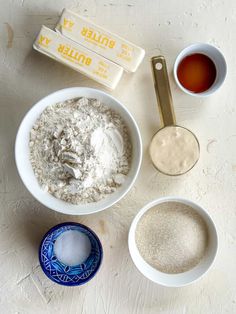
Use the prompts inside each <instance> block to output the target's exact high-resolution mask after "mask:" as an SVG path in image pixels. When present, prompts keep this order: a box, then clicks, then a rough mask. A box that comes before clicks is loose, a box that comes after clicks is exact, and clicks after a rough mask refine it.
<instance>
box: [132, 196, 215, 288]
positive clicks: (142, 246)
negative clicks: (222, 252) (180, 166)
mask: <svg viewBox="0 0 236 314" xmlns="http://www.w3.org/2000/svg"><path fill="white" fill-rule="evenodd" d="M128 245H129V251H130V255H131V258H132V260H133V262H134V264H135V266H136V267H137V268H138V270H139V271H140V272H141V273H142V274H143V275H144V276H145V277H147V278H148V279H150V280H152V281H153V282H155V283H158V284H160V285H162V286H166V287H182V286H186V285H189V284H191V283H193V282H195V281H197V280H198V279H200V278H201V277H202V276H203V275H204V274H206V272H207V271H208V270H209V268H210V267H211V265H212V264H213V262H214V260H215V257H216V253H217V248H218V237H217V231H216V227H215V224H214V222H213V220H212V219H211V217H210V216H209V214H208V213H207V212H206V210H205V209H203V208H202V207H201V206H199V205H197V204H196V203H194V202H192V201H189V200H186V199H182V198H178V197H164V198H161V199H157V200H154V201H152V202H151V203H149V204H147V205H146V206H144V207H143V208H142V209H141V210H140V211H139V213H138V214H137V215H136V217H135V218H134V220H133V222H132V224H131V227H130V231H129V238H128Z"/></svg>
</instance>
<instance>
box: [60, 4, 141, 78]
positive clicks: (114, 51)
mask: <svg viewBox="0 0 236 314" xmlns="http://www.w3.org/2000/svg"><path fill="white" fill-rule="evenodd" d="M56 30H57V31H59V32H60V33H61V34H62V35H64V36H66V37H68V38H71V39H73V40H74V41H76V42H78V43H80V44H82V45H83V46H85V47H87V48H89V49H91V50H93V51H95V52H96V53H98V54H100V55H102V56H103V57H106V58H107V59H109V60H111V61H113V62H115V63H117V64H119V65H120V66H122V67H123V68H124V69H125V70H126V71H128V72H135V71H136V70H137V68H138V66H139V64H140V63H141V62H142V60H143V57H144V55H145V51H144V50H143V49H142V48H140V47H138V46H136V45H134V44H132V43H130V42H129V41H127V40H125V39H123V38H121V37H119V36H118V35H116V34H113V33H111V32H109V31H107V30H105V29H103V28H102V27H100V26H98V25H96V24H94V23H92V22H90V21H88V20H86V19H85V18H83V17H81V16H79V15H77V14H75V13H73V12H71V11H69V10H67V9H64V10H63V12H62V15H61V18H60V20H59V22H58V24H57V27H56Z"/></svg>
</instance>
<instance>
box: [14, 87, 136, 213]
mask: <svg viewBox="0 0 236 314" xmlns="http://www.w3.org/2000/svg"><path fill="white" fill-rule="evenodd" d="M70 100H72V105H74V103H73V100H75V106H76V107H75V108H76V110H77V111H76V112H75V111H73V112H72V113H73V117H74V120H76V121H77V119H79V120H80V122H79V123H80V125H81V123H83V126H84V130H85V131H84V132H86V130H87V128H88V129H90V127H91V119H92V118H91V119H90V117H91V115H90V112H89V113H88V114H87V112H86V115H85V116H82V118H81V117H80V113H81V112H82V113H83V112H84V110H85V107H86V106H87V105H86V103H85V102H86V101H90V100H91V101H92V100H96V101H97V103H94V104H91V105H90V107H89V108H90V109H91V108H92V109H94V108H95V109H96V108H97V107H99V106H100V107H101V108H102V109H101V110H102V111H101V112H100V113H99V112H98V110H97V111H96V110H95V109H94V110H95V111H94V112H95V113H94V112H93V111H92V114H93V120H92V121H93V122H94V121H95V122H96V121H98V118H99V117H102V118H104V119H103V120H101V122H102V123H105V124H106V121H105V119H106V118H107V119H108V123H109V125H108V127H107V129H106V130H105V131H106V134H105V136H106V138H105V140H106V141H105V140H104V142H101V138H103V137H104V132H103V133H102V132H100V131H101V128H97V129H96V130H95V131H96V132H95V131H94V132H93V133H92V134H93V135H94V136H91V137H87V138H88V141H90V142H89V143H86V142H85V144H84V146H83V147H84V148H86V149H87V146H89V147H88V150H87V151H86V153H87V155H85V154H84V152H83V158H84V159H83V161H82V162H81V160H79V159H81V155H79V153H78V154H77V155H75V153H73V152H71V151H69V154H68V151H67V148H68V145H67V144H68V140H67V139H68V138H69V136H70V134H69V133H68V132H69V131H70V132H71V124H73V121H71V120H70V119H69V120H68V121H69V122H68V124H66V127H64V128H63V129H62V130H59V129H60V123H57V122H58V121H56V122H55V123H54V126H53V127H56V128H57V130H55V129H53V132H54V133H52V134H53V135H52V138H51V139H52V140H53V142H52V141H51V142H50V139H49V140H48V139H47V138H46V142H45V141H44V136H43V135H44V134H43V133H42V132H41V133H39V132H37V131H38V130H39V128H40V130H41V129H43V127H41V126H42V125H46V126H49V129H50V127H51V123H52V122H53V121H52V120H53V116H52V112H54V111H52V106H54V109H53V110H56V111H55V116H56V114H58V112H59V111H60V112H62V114H61V115H60V119H61V120H63V118H64V112H65V116H66V114H67V113H66V112H67V111H66V107H65V106H64V105H65V104H66V103H67V102H70ZM80 100H81V102H80ZM89 104H90V103H89ZM70 105H71V104H70V103H69V104H68V106H70ZM55 106H56V107H55ZM91 106H93V107H91ZM96 106H97V107H96ZM82 107H83V108H82ZM100 107H99V108H100ZM58 108H59V109H60V110H59V109H58ZM61 108H62V111H61ZM71 108H72V107H71ZM81 108H82V109H83V110H82V109H81ZM86 108H87V107H86ZM106 108H107V109H106ZM72 109H73V110H74V107H73V108H72ZM92 109H91V110H92ZM63 110H64V111H63ZM78 111H79V114H78ZM106 112H108V113H109V114H110V116H106ZM111 112H112V113H111ZM74 113H75V114H76V116H75V115H74ZM98 113H99V114H100V116H97V114H98ZM113 114H114V116H113ZM50 115H51V116H50ZM77 115H78V116H79V117H77ZM107 115H108V114H107ZM109 117H112V118H113V117H114V124H115V123H116V121H117V120H119V119H121V121H122V128H123V129H122V130H124V129H125V130H127V133H124V134H125V135H124V134H123V133H122V138H123V139H125V138H126V142H127V143H128V144H127V145H129V146H130V147H132V151H131V153H130V155H129V156H131V157H129V169H128V171H127V173H125V175H120V174H119V173H118V176H117V177H116V178H115V180H114V181H115V183H116V184H117V187H115V188H113V190H111V189H110V190H108V192H107V190H105V191H104V197H103V198H102V197H100V195H99V193H97V190H96V186H95V188H94V189H93V190H92V192H91V189H90V192H91V193H90V194H91V196H92V197H96V198H97V199H95V200H93V199H92V201H86V202H83V197H85V193H84V194H82V193H80V191H78V190H77V188H80V182H81V181H82V179H81V178H80V177H79V176H80V175H81V174H80V172H81V171H80V170H81V168H83V165H84V163H85V161H86V162H87V164H86V167H87V168H86V169H87V170H86V171H87V172H88V173H90V172H91V171H90V170H91V169H93V167H94V165H92V164H91V163H89V162H90V159H89V155H90V153H91V151H90V144H91V142H93V143H92V144H93V147H94V149H97V148H99V151H98V153H97V155H99V156H100V155H102V156H103V160H102V162H103V164H105V165H106V164H107V162H109V163H110V164H111V165H112V162H113V159H112V158H110V157H111V156H109V152H110V151H109V150H108V149H107V147H106V145H107V140H110V138H111V137H113V142H112V144H113V146H112V147H111V150H112V151H114V150H115V149H117V145H118V144H119V140H120V136H118V135H117V133H115V132H116V129H115V130H113V129H112V127H114V124H112V123H110V120H109ZM102 118H101V119H102ZM40 119H41V120H40ZM86 119H88V121H87V120H86ZM39 120H40V123H39ZM61 120H60V121H61ZM60 121H59V122H60ZM99 121H100V120H99ZM104 121H105V122H104ZM76 123H77V122H76ZM99 123H100V122H99ZM108 123H107V124H108ZM110 125H112V126H111V127H110ZM111 130H113V133H111ZM32 132H33V133H32ZM50 132H51V131H50ZM55 133H58V134H59V133H60V134H62V133H63V138H61V135H58V134H55ZM77 133H79V135H80V133H81V134H82V131H81V129H79V127H78V132H77ZM100 133H102V134H100ZM35 134H36V135H35ZM73 134H74V135H73V136H74V137H75V136H77V135H75V133H73ZM32 135H33V136H34V138H35V140H34V141H33V140H32ZM79 135H78V136H79ZM95 135H96V136H95ZM38 136H39V137H40V139H39V140H38ZM45 136H47V134H46V135H45ZM58 136H59V138H58ZM81 136H82V135H81ZM125 136H126V137H125ZM58 139H59V140H58ZM85 139H86V138H85ZM37 141H38V142H39V141H42V144H43V146H42V147H40V149H41V151H40V152H38V151H37V150H35V151H33V152H32V148H31V146H30V145H31V142H33V143H32V145H33V147H35V145H36V144H35V143H36V142H37ZM59 141H60V143H62V141H64V142H65V143H64V144H63V145H64V146H65V147H66V150H64V152H62V154H61V155H60V156H59V161H60V158H64V157H65V156H66V157H65V158H67V159H68V158H72V159H74V160H69V162H67V164H66V166H67V169H66V171H67V172H66V175H67V177H65V180H64V179H63V178H62V179H63V180H64V183H63V182H62V181H63V180H61V179H60V180H58V181H55V184H54V182H53V186H52V187H53V190H50V189H51V187H50V186H49V188H50V189H48V185H46V189H45V185H42V184H41V183H42V182H40V181H39V178H40V176H41V175H40V171H41V173H42V170H43V171H44V172H43V173H44V174H45V177H46V176H50V174H51V173H52V172H53V171H54V173H56V174H57V172H56V171H57V169H56V168H55V169H54V168H53V169H52V170H53V171H51V168H50V167H51V165H54V166H55V163H56V162H58V157H55V158H54V159H53V160H52V161H50V159H49V158H48V157H47V158H48V159H45V160H44V159H43V158H44V156H43V155H42V153H44V151H45V154H47V151H50V150H51V148H53V150H54V151H55V149H56V146H55V145H54V144H58V142H59ZM56 142H57V143H56ZM104 143H105V144H104ZM92 144H91V145H92ZM103 144H104V145H103ZM44 146H45V149H44ZM71 146H72V141H70V147H71ZM74 146H76V147H74V149H75V151H76V150H77V148H78V145H77V144H75V145H74ZM83 147H82V148H79V149H81V151H83V149H84V148H83ZM54 148H55V149H54ZM105 148H106V155H105V154H104V150H105ZM40 154H41V155H40ZM120 154H121V156H123V155H122V154H123V149H122V151H121V153H120ZM33 155H34V156H33ZM32 156H33V158H35V156H36V159H34V160H33V162H32ZM41 156H42V159H41ZM74 156H75V158H74ZM99 156H98V157H99ZM56 159H57V161H56ZM107 159H109V160H108V161H107ZM15 160H16V165H17V169H18V172H19V175H20V177H21V179H22V181H23V183H24V184H25V186H26V188H27V189H28V190H29V192H30V193H31V194H32V195H33V196H34V197H35V198H36V199H37V200H38V201H39V202H41V203H42V204H43V205H45V206H47V207H48V208H51V209H53V210H55V211H58V212H61V213H64V214H71V215H85V214H92V213H95V212H99V211H101V210H104V209H106V208H108V207H110V206H112V205H113V204H115V203H116V202H118V201H119V200H120V199H121V198H123V197H124V196H125V195H126V193H127V192H128V191H129V190H130V188H131V187H132V185H133V183H134V182H135V180H136V177H137V175H138V172H139V169H140V165H141V160H142V141H141V136H140V132H139V129H138V126H137V124H136V122H135V120H134V118H133V117H132V115H131V114H130V112H129V111H128V110H127V108H126V107H125V106H124V105H123V104H121V103H120V102H119V101H118V100H117V99H115V98H114V97H112V96H111V95H109V94H107V93H105V92H103V91H100V90H96V89H92V88H86V87H73V88H67V89H63V90H59V91H56V92H54V93H52V94H50V95H48V96H46V97H45V98H43V99H41V100H40V101H39V102H38V103H36V104H35V105H34V106H33V107H32V108H31V109H30V110H29V111H28V113H27V114H26V116H25V117H24V119H23V121H22V122H21V125H20V127H19V130H18V133H17V137H16V143H15ZM47 160H49V161H50V163H51V165H50V164H49V166H50V167H49V168H44V169H43V166H44V165H46V163H47ZM93 160H94V159H93ZM75 161H76V162H77V161H78V165H76V167H77V166H78V167H81V168H80V170H79V168H78V167H77V168H73V167H74V162H75ZM100 164H101V161H100V159H99V165H100ZM39 165H40V167H41V169H39ZM119 165H120V164H119ZM122 165H123V164H122ZM122 165H121V166H122ZM64 166H65V164H63V167H64ZM95 166H96V165H95ZM63 169H64V168H63ZM122 169H123V168H122ZM75 170H76V171H77V172H76V173H75ZM82 170H83V169H82ZM95 170H96V175H98V174H97V172H98V171H97V170H99V171H100V172H99V178H100V179H101V180H102V179H103V177H104V176H105V170H104V171H103V169H102V168H101V169H97V168H96V169H95ZM69 171H72V172H73V171H74V172H73V176H74V177H70V173H69ZM89 171H90V172H89ZM58 173H59V172H58ZM59 174H60V175H61V173H59ZM62 174H63V173H62ZM77 175H78V177H79V179H78V177H76V176H77ZM92 175H94V172H93V173H92ZM92 175H91V177H92ZM58 177H59V176H58ZM91 177H88V176H87V177H86V179H87V181H86V184H87V186H89V184H91V179H92V178H91ZM40 179H45V178H43V177H42V178H40ZM49 179H50V180H51V178H49ZM121 179H122V180H121ZM66 180H67V181H68V180H69V181H70V184H71V186H70V188H71V187H72V188H73V190H72V189H71V195H72V193H74V194H73V195H77V199H73V200H72V201H73V202H69V201H67V199H66V197H67V195H66V194H65V193H64V192H63V193H64V194H61V195H60V197H57V194H56V193H55V191H56V192H57V191H59V190H60V188H61V186H60V184H65V182H67V181H66ZM117 180H121V181H120V182H118V181H117ZM41 181H42V180H41ZM114 181H112V182H111V183H110V184H111V185H112V184H113V183H114ZM57 182H58V184H57ZM71 182H72V183H71ZM99 182H100V181H99ZM106 182H108V180H107V181H106ZM87 186H86V188H87ZM113 186H114V184H113ZM63 187H64V186H62V188H63ZM108 187H109V186H108ZM62 188H61V190H62ZM89 188H90V186H89ZM105 188H106V186H105ZM109 188H110V187H109ZM84 191H85V192H86V190H85V188H84ZM84 191H82V192H84ZM110 191H111V192H110ZM81 195H82V196H81ZM63 197H64V199H63ZM80 197H81V202H78V203H75V201H77V200H78V199H79V198H80ZM99 197H100V198H99Z"/></svg>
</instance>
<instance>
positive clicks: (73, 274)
mask: <svg viewBox="0 0 236 314" xmlns="http://www.w3.org/2000/svg"><path fill="white" fill-rule="evenodd" d="M69 230H76V231H79V232H82V233H84V234H85V235H87V237H88V238H89V240H90V243H91V253H90V255H89V257H88V258H87V259H86V261H84V262H83V263H82V264H79V265H76V266H67V265H65V264H63V263H62V262H60V261H59V260H58V259H57V257H56V256H55V254H54V243H55V242H56V239H57V238H58V237H59V236H60V235H61V234H62V233H64V232H65V231H69ZM102 257H103V249H102V245H101V242H100V240H99V239H98V237H97V235H96V234H95V233H94V232H93V231H92V230H91V229H89V228H88V227H86V226H84V225H82V224H79V223H75V222H67V223H62V224H59V225H56V226H54V227H53V228H51V229H50V230H49V231H48V232H47V233H46V234H45V236H44V237H43V239H42V242H41V244H40V247H39V261H40V265H41V267H42V270H43V271H44V273H45V274H46V275H47V277H48V278H49V279H51V280H52V281H54V282H56V283H58V284H60V285H64V286H80V285H82V284H84V283H86V282H88V281H89V280H90V279H92V278H93V277H94V275H95V274H96V273H97V271H98V269H99V267H100V265H101V262H102Z"/></svg>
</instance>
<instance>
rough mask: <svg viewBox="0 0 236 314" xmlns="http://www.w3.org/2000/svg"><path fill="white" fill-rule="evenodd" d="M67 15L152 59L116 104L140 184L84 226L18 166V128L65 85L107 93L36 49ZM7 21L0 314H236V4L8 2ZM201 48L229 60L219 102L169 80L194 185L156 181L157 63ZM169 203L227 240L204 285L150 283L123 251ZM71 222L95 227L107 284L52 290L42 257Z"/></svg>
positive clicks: (125, 84) (1, 80)
mask: <svg viewBox="0 0 236 314" xmlns="http://www.w3.org/2000/svg"><path fill="white" fill-rule="evenodd" d="M64 6H67V7H68V8H71V9H75V10H76V11H78V12H80V13H81V14H83V15H84V16H88V17H89V18H91V20H93V21H94V22H96V23H99V24H100V25H102V26H104V27H108V28H110V29H111V30H112V31H115V32H117V33H118V34H121V35H123V36H125V37H127V39H129V40H131V41H133V42H134V43H136V44H138V45H140V46H141V47H144V48H145V49H146V57H145V60H144V62H143V63H142V65H141V67H140V69H139V70H138V72H137V73H135V74H133V75H131V74H126V75H125V77H123V79H122V81H121V83H120V84H119V86H118V88H117V89H116V90H115V92H113V93H112V94H113V95H114V96H115V97H117V98H118V99H120V100H121V101H122V102H123V103H125V104H126V105H127V107H128V108H129V109H130V111H131V112H132V113H133V114H134V116H135V118H136V120H137V122H138V124H139V126H140V129H141V132H142V137H143V142H144V160H143V165H142V170H141V173H140V176H139V178H138V180H137V182H136V184H135V187H134V188H133V189H132V191H131V192H130V193H129V194H128V195H127V196H126V197H125V199H123V201H121V202H119V204H117V205H116V206H114V207H113V208H111V209H109V210H106V211H105V212H102V213H99V214H95V215H92V216H87V217H86V216H85V217H82V218H81V217H68V216H64V215H60V214H57V213H54V212H52V211H50V210H48V209H47V208H45V207H43V206H41V205H40V204H39V203H38V202H37V201H35V200H34V199H33V198H32V197H31V195H30V194H29V193H28V192H27V191H26V189H25V188H24V186H23V185H22V183H21V181H20V179H19V177H18V175H17V172H16V168H15V165H14V158H13V146H14V140H15V134H16V130H17V127H18V125H19V123H20V121H21V119H22V118H23V116H24V114H25V113H26V111H27V110H28V109H29V108H30V107H31V105H32V104H33V103H35V102H36V101H37V100H38V99H40V98H42V97H43V96H45V95H47V94H49V93H51V92H52V91H55V90H57V89H60V88H64V87H69V86H80V85H82V86H90V87H97V88H101V87H100V86H99V85H98V84H96V83H94V82H92V81H91V80H89V79H86V78H85V77H84V76H82V75H80V74H78V73H76V72H73V71H72V70H70V69H67V68H65V67H64V66H62V65H61V64H58V63H56V62H54V61H52V60H50V59H48V58H47V57H45V56H42V55H40V54H38V53H37V52H33V51H32V49H31V47H32V43H33V40H34V38H35V36H36V34H37V32H38V31H39V29H40V26H41V24H46V25H47V26H49V27H53V26H54V25H55V23H56V21H57V19H58V15H59V13H60V11H61V9H62V8H63V7H64ZM0 19H1V23H0V108H1V109H0V110H1V112H0V143H1V146H0V147H1V154H0V169H1V177H0V195H1V202H0V206H1V211H0V274H1V283H0V313H3V314H5V313H6V314H8V313H24V314H25V313H55V312H56V313H58V314H60V313H68V314H72V313H89V314H90V313H91V314H93V313H99V314H100V313H111V314H118V313H119V314H120V313H122V314H126V313H130V314H132V313H145V314H146V313H148V314H149V313H150V314H152V313H155V314H156V313H163V314H164V313H165V314H167V313H168V314H179V313H191V314H195V313H196V314H199V313H204V314H209V313H210V314H211V313H214V314H217V313H230V314H233V313H236V271H235V261H236V193H235V192H236V157H235V156H236V155H235V154H236V123H235V121H236V112H235V97H236V94H235V90H236V89H235V80H236V74H235V64H236V54H235V50H236V42H235V29H236V4H235V1H234V0H227V1H223V0H214V1H213V0H205V1H203V0H197V1H194V0H179V1H175V0H170V1H165V0H159V1H151V0H146V1H145V0H137V1H128V0H119V1H114V0H110V1H98V0H97V1H95V0H81V1H75V0H74V1H73V0H58V1H53V0H40V1H29V0H9V1H4V0H1V10H0ZM12 31H13V32H12ZM11 37H13V40H12V42H11V39H12V38H11ZM193 42H208V43H212V44H214V45H216V46H217V47H219V48H220V49H221V50H222V52H223V53H224V54H225V56H226V59H227V63H228V76H227V80H226V82H225V84H224V86H223V87H222V88H221V90H220V91H219V92H218V93H217V94H215V95H213V96H212V97H210V98H206V99H202V100H201V99H195V98H191V97H190V96H187V95H185V94H183V93H182V92H180V91H179V90H178V89H177V87H176V86H175V84H174V83H173V80H172V77H171V87H172V92H173V98H174V102H175V110H176V116H177V120H178V121H179V124H182V125H183V126H186V127H188V128H190V129H191V130H193V131H194V133H195V134H196V135H197V137H198V138H199V141H200V143H201V158H200V161H199V162H198V164H197V166H196V167H195V168H194V169H193V170H192V171H191V172H189V173H188V174H186V175H184V176H182V177H176V178H170V177H166V176H164V175H161V174H159V173H157V172H156V171H155V170H154V168H153V167H152V165H151V163H150V159H149V158H148V155H147V147H148V143H149V141H150V138H151V136H152V135H153V133H154V132H155V131H156V130H157V128H158V125H159V119H158V114H157V105H156V100H155V94H154V89H153V83H152V75H151V71H150V64H149V59H150V57H151V56H153V55H157V54H160V53H161V54H164V55H165V56H166V58H167V62H168V66H169V70H170V71H171V70H172V66H173V62H174V59H175V57H176V55H177V54H178V52H179V51H180V50H181V49H182V48H183V47H185V46H186V45H188V44H190V43H193ZM170 194H174V195H177V196H182V197H186V198H190V199H192V200H193V201H196V202H199V203H200V204H201V205H202V206H204V207H206V208H207V209H208V210H209V212H210V214H211V216H212V217H213V219H214V221H215V223H216V225H217V227H218V232H219V238H220V247H219V254H218V257H217V260H216V263H215V265H214V267H213V268H212V269H211V271H210V272H209V273H208V275H207V276H206V277H205V278H203V279H202V280H200V281H199V282H198V283H196V284H194V285H193V286H189V287H185V288H180V289H168V288H162V287H159V286H157V285H155V284H154V283H151V282H150V281H148V280H147V279H145V278H144V277H143V276H142V275H141V274H140V273H139V272H138V271H137V270H136V268H135V266H134V265H133V263H132V261H131V259H130V257H129V254H128V248H127V233H128V228H129V225H130V223H131V220H132V218H133V217H134V215H135V214H136V212H137V211H138V210H139V208H140V207H142V206H143V205H144V204H145V203H147V202H148V201H149V200H152V199H154V198H156V197H160V196H166V195H170ZM68 220H74V221H79V222H82V223H85V224H87V225H88V226H89V227H91V228H93V229H94V230H95V231H96V232H97V233H98V235H99V236H100V238H101V241H102V243H103V246H104V252H105V255H104V261H103V265H102V268H101V270H100V272H99V274H98V275H97V276H96V277H95V278H94V279H93V280H92V281H91V282H90V283H88V284H87V285H86V286H83V287H77V288H71V289H70V288H63V287H60V286H58V285H56V284H54V283H52V282H50V281H49V280H48V279H47V278H46V277H45V276H44V274H43V273H42V271H41V269H40V268H39V264H38V257H37V249H38V245H39V242H40V239H41V237H42V236H43V234H44V233H45V232H46V231H47V230H48V229H49V228H50V227H51V226H53V225H55V224H56V223H59V222H62V221H68Z"/></svg>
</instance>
